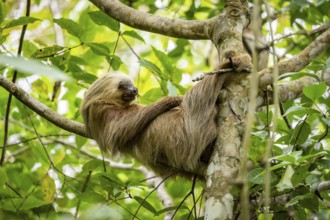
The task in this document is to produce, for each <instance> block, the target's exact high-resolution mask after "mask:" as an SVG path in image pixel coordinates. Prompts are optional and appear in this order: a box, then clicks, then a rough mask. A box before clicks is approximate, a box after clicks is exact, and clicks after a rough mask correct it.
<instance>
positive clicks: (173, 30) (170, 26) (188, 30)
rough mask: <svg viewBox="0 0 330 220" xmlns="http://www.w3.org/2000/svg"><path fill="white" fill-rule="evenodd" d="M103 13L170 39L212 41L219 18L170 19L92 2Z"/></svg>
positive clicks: (111, 1)
mask: <svg viewBox="0 0 330 220" xmlns="http://www.w3.org/2000/svg"><path fill="white" fill-rule="evenodd" d="M90 1H91V2H92V3H93V4H95V5H96V6H97V7H98V8H100V9H101V10H102V11H104V12H105V13H107V14H108V15H109V16H111V17H112V18H114V19H116V20H117V21H119V22H121V23H124V24H126V25H128V26H131V27H134V28H137V29H140V30H144V31H148V32H153V33H158V34H162V35H166V36H170V37H177V38H185V39H194V40H200V39H210V36H209V33H210V29H209V27H211V26H212V25H210V24H212V23H213V22H214V21H215V20H216V19H217V18H216V17H215V18H211V19H208V20H191V21H186V20H180V19H170V18H165V17H161V16H157V15H153V14H149V13H143V12H139V11H137V10H135V9H133V8H130V7H128V6H126V5H124V4H122V3H121V2H119V1H117V0H90Z"/></svg>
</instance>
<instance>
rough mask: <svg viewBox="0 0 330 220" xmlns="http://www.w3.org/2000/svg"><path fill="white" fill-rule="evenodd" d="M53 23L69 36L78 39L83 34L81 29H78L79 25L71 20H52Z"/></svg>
mask: <svg viewBox="0 0 330 220" xmlns="http://www.w3.org/2000/svg"><path fill="white" fill-rule="evenodd" d="M53 21H54V22H55V23H56V24H58V25H59V26H60V27H61V28H63V29H64V30H66V31H67V32H68V33H69V34H72V35H73V36H76V37H78V38H80V37H81V35H82V33H83V29H82V28H81V27H80V25H79V24H78V23H77V22H75V21H73V20H71V19H67V18H59V19H53Z"/></svg>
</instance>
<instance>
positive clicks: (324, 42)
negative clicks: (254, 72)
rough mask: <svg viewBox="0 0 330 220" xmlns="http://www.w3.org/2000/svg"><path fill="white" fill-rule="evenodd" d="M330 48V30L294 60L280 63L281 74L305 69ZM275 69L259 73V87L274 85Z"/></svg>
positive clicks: (271, 68)
mask: <svg viewBox="0 0 330 220" xmlns="http://www.w3.org/2000/svg"><path fill="white" fill-rule="evenodd" d="M329 46H330V29H328V30H327V31H326V32H324V33H323V34H321V35H320V36H319V37H317V38H316V39H315V40H314V41H313V42H312V43H311V44H310V45H308V46H307V47H306V48H305V49H304V50H303V51H302V52H301V53H300V54H298V55H297V56H295V57H293V58H292V59H288V60H283V61H281V62H279V63H278V69H279V74H280V75H281V74H283V73H288V72H298V71H300V70H302V69H303V68H305V67H306V66H307V65H308V64H309V63H310V62H311V61H312V59H314V58H315V57H317V56H319V55H320V54H321V53H323V52H324V51H325V50H326V49H328V48H329ZM273 68H274V67H269V68H266V69H264V70H262V71H260V72H259V73H258V76H259V87H260V88H265V87H266V86H267V85H270V84H272V83H273Z"/></svg>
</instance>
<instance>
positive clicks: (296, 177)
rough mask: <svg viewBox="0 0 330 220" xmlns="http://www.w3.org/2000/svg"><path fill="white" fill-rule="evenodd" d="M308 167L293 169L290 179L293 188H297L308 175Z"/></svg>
mask: <svg viewBox="0 0 330 220" xmlns="http://www.w3.org/2000/svg"><path fill="white" fill-rule="evenodd" d="M309 167H310V165H305V166H299V167H297V168H295V172H294V174H293V176H292V178H291V182H292V185H293V187H297V186H298V185H299V184H300V183H301V182H302V181H303V180H304V179H305V178H306V177H307V176H308V174H309V172H308V168H309Z"/></svg>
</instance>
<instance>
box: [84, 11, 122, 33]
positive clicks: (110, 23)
mask: <svg viewBox="0 0 330 220" xmlns="http://www.w3.org/2000/svg"><path fill="white" fill-rule="evenodd" d="M88 15H89V17H90V18H91V19H92V20H93V21H94V23H95V24H98V25H103V26H106V27H108V28H110V29H111V30H113V31H116V32H118V31H119V30H120V24H119V22H118V21H116V20H115V19H113V18H111V17H110V16H108V15H107V14H105V13H104V12H103V11H92V12H88Z"/></svg>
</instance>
